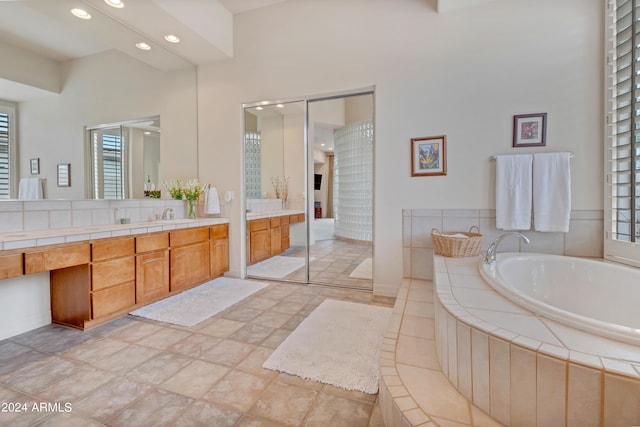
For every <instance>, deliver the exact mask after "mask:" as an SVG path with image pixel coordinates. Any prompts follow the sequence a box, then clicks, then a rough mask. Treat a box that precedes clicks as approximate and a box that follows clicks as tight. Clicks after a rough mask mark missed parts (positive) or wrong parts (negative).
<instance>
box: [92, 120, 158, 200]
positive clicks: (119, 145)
mask: <svg viewBox="0 0 640 427" xmlns="http://www.w3.org/2000/svg"><path fill="white" fill-rule="evenodd" d="M87 132H88V140H87V144H88V147H87V151H88V153H89V155H88V156H87V160H86V161H87V163H88V164H87V165H86V167H85V170H87V171H88V173H87V177H86V178H87V184H86V185H87V187H86V188H87V189H88V191H89V194H88V197H89V198H91V199H108V200H113V199H129V198H143V197H159V196H160V193H159V190H160V182H159V181H160V160H161V159H160V117H159V116H155V117H149V118H145V119H139V120H130V121H125V122H120V123H112V124H108V125H100V126H95V127H90V128H88V129H87Z"/></svg>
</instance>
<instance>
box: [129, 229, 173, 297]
mask: <svg viewBox="0 0 640 427" xmlns="http://www.w3.org/2000/svg"><path fill="white" fill-rule="evenodd" d="M135 279H136V292H135V303H136V304H141V303H145V302H149V301H153V300H156V299H158V298H160V297H162V296H163V295H168V294H169V233H167V232H163V233H154V234H149V235H145V236H139V237H136V275H135Z"/></svg>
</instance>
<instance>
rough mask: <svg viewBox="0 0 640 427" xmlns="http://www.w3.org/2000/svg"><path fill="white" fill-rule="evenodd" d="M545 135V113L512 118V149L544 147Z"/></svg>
mask: <svg viewBox="0 0 640 427" xmlns="http://www.w3.org/2000/svg"><path fill="white" fill-rule="evenodd" d="M546 133H547V113H536V114H520V115H517V116H513V146H514V147H544V146H545V145H546V144H547V142H546Z"/></svg>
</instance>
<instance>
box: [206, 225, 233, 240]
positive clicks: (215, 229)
mask: <svg viewBox="0 0 640 427" xmlns="http://www.w3.org/2000/svg"><path fill="white" fill-rule="evenodd" d="M228 236H229V226H228V225H227V224H223V225H212V226H211V227H210V228H209V239H211V240H217V239H224V238H226V237H228Z"/></svg>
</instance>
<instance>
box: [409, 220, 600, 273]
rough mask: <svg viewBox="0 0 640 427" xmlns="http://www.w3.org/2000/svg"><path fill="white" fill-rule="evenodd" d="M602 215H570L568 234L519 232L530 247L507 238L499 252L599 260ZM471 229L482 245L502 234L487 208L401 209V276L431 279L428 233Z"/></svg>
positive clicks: (431, 252)
mask: <svg viewBox="0 0 640 427" xmlns="http://www.w3.org/2000/svg"><path fill="white" fill-rule="evenodd" d="M603 218H604V214H603V211H602V210H596V211H591V210H589V211H587V210H579V211H578V210H575V211H572V212H571V222H570V225H569V232H568V233H541V232H537V231H533V230H528V231H524V232H523V233H524V234H525V235H527V236H528V237H529V238H530V239H531V243H530V244H528V245H527V244H524V243H520V241H519V240H516V239H509V240H505V241H504V242H503V243H501V244H500V251H505V252H506V251H523V252H541V253H549V254H556V255H567V256H579V257H592V258H602V256H603V243H602V241H603V237H602V236H603V233H604V221H603ZM472 226H476V227H478V228H479V229H480V233H482V235H483V241H482V246H483V250H486V249H487V247H488V246H489V244H491V242H492V241H493V240H494V239H495V238H497V237H498V236H500V235H501V234H503V233H504V232H505V231H504V230H498V229H496V212H495V210H490V209H403V210H402V251H403V253H402V255H403V277H405V278H412V279H424V280H431V279H432V278H433V262H432V255H433V244H432V242H431V230H432V229H433V228H437V229H438V230H440V231H445V232H446V231H468V230H469V229H470V228H471V227H472Z"/></svg>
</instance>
